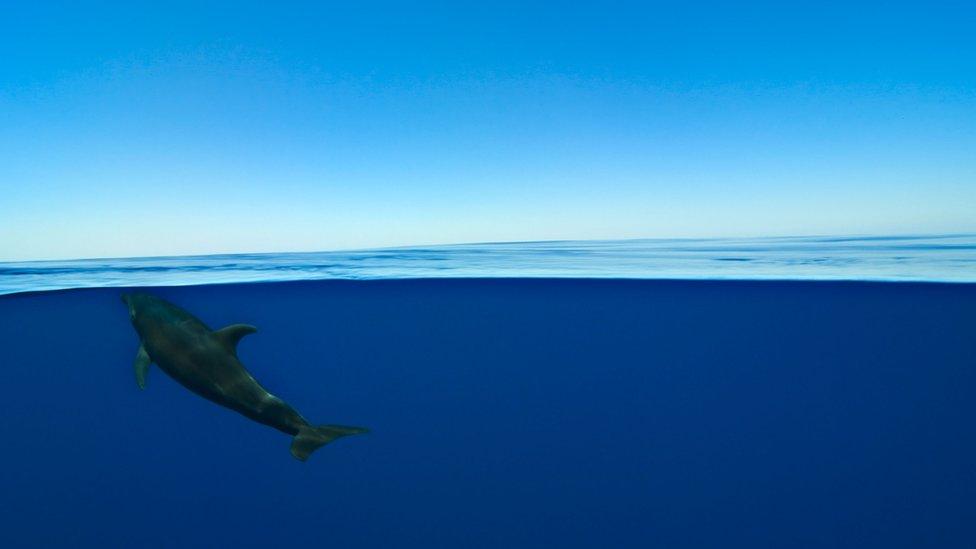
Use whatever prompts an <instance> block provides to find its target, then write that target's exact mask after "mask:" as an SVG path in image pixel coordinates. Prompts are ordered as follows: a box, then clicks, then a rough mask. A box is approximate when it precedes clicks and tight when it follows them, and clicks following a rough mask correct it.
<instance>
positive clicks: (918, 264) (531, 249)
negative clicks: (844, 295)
mask: <svg viewBox="0 0 976 549" xmlns="http://www.w3.org/2000/svg"><path fill="white" fill-rule="evenodd" d="M484 277H505V278H526V277H536V278H641V279H739V280H887V281H892V280H901V281H941V282H976V235H971V234H963V235H960V234H955V235H935V236H933V235H925V236H874V237H863V236H862V237H783V238H755V239H645V240H616V241H613V240H605V241H586V240H584V241H547V242H511V243H485V244H464V245H445V246H427V247H409V248H387V249H373V250H359V251H342V252H316V253H285V254H228V255H206V256H189V257H187V256H183V257H140V258H123V259H85V260H76V261H30V262H7V263H0V294H7V293H16V292H24V291H37V290H55V289H66V288H94V287H106V286H185V285H194V284H217V283H230V282H274V281H285V280H320V279H386V278H484Z"/></svg>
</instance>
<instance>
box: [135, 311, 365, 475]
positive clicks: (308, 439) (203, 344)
mask: <svg viewBox="0 0 976 549" xmlns="http://www.w3.org/2000/svg"><path fill="white" fill-rule="evenodd" d="M122 301H124V302H125V304H126V305H128V306H129V316H130V317H131V319H132V325H133V326H134V327H135V329H136V332H138V333H139V338H140V340H141V342H142V344H141V345H140V346H139V352H138V354H137V355H136V360H135V372H136V383H138V385H139V388H141V389H144V388H145V387H146V373H147V372H148V370H149V365H150V364H151V363H155V364H157V365H159V367H160V368H161V369H162V370H163V371H164V372H166V373H167V374H169V376H170V377H172V378H173V379H175V380H176V381H177V382H179V383H180V384H181V385H183V386H184V387H186V388H187V389H189V390H191V391H193V392H194V393H196V394H198V395H200V396H202V397H203V398H206V399H207V400H211V401H213V402H216V403H217V404H220V405H221V406H225V407H227V408H230V409H231V410H234V411H236V412H239V413H241V414H243V415H245V416H247V417H249V418H251V419H253V420H254V421H257V422H259V423H263V424H265V425H270V426H271V427H274V428H275V429H278V430H279V431H282V432H284V433H287V434H289V435H292V436H293V437H295V438H294V440H293V441H292V444H291V453H292V455H293V456H295V457H296V458H298V459H300V460H302V461H305V460H306V459H308V456H309V455H310V454H311V453H312V452H314V451H315V450H316V449H318V448H319V447H321V446H323V445H325V444H327V443H329V442H331V441H333V440H335V439H336V438H339V437H341V436H345V435H355V434H359V433H365V432H366V431H367V430H366V429H364V428H362V427H346V426H342V425H321V426H313V425H311V424H309V422H308V421H306V420H305V418H303V417H302V416H301V415H300V414H299V413H298V412H296V411H295V409H294V408H292V407H291V406H289V405H288V404H287V403H285V402H284V401H283V400H281V399H280V398H278V397H276V396H274V395H272V394H271V393H269V392H268V391H267V390H266V389H265V388H264V387H262V386H261V384H259V383H258V382H257V381H256V380H255V379H254V378H253V377H252V376H251V374H250V373H248V371H247V369H245V368H244V365H243V364H241V361H240V360H238V358H237V342H238V341H240V339H241V338H242V337H244V336H246V335H248V334H252V333H254V332H255V331H257V329H256V328H254V327H253V326H248V325H246V324H234V325H231V326H227V327H226V328H223V329H221V330H217V331H213V330H211V329H210V328H208V327H207V326H206V325H205V324H204V323H203V322H201V321H200V320H198V319H197V318H196V317H194V316H193V315H191V314H190V313H188V312H186V311H184V310H183V309H181V308H179V307H177V306H176V305H173V304H172V303H169V302H167V301H165V300H162V299H160V298H158V297H153V296H151V295H147V294H128V295H123V296H122Z"/></svg>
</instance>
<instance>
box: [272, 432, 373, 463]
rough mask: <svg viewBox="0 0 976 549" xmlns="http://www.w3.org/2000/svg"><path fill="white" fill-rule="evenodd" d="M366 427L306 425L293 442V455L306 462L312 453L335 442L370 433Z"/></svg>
mask: <svg viewBox="0 0 976 549" xmlns="http://www.w3.org/2000/svg"><path fill="white" fill-rule="evenodd" d="M368 432H369V429H366V428H364V427H349V426H346V425H319V426H317V427H316V426H313V425H306V426H304V427H302V428H301V429H300V430H299V431H298V434H297V435H295V439H294V440H292V442H291V455H293V456H295V457H296V458H297V459H300V460H302V461H305V460H306V459H308V456H310V455H312V452H314V451H316V450H318V449H319V448H321V447H322V446H325V445H326V444H328V443H330V442H332V441H333V440H335V439H337V438H339V437H344V436H348V435H358V434H361V433H368Z"/></svg>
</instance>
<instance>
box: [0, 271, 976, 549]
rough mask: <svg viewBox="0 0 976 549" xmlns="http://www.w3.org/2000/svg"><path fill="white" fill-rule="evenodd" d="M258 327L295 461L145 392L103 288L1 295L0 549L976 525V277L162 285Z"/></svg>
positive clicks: (370, 543)
mask: <svg viewBox="0 0 976 549" xmlns="http://www.w3.org/2000/svg"><path fill="white" fill-rule="evenodd" d="M149 291H151V292H153V293H155V294H158V295H160V296H162V297H165V298H167V299H170V300H172V301H174V302H176V303H178V304H180V305H182V306H184V307H185V308H187V309H188V310H189V311H191V312H193V313H194V314H196V315H197V316H198V317H200V318H201V319H202V320H204V321H205V322H207V323H208V324H209V325H211V326H212V327H214V328H216V327H220V326H223V325H226V324H230V323H235V322H247V323H251V324H254V325H256V326H258V328H259V330H260V331H259V332H258V333H257V334H254V335H251V336H248V337H247V338H245V339H244V340H243V342H242V343H241V345H240V348H239V350H240V356H241V358H242V360H243V362H244V363H245V364H246V365H247V366H248V367H249V368H250V370H251V371H252V373H253V374H254V375H255V376H256V377H257V378H258V379H259V380H261V381H262V382H263V383H264V384H265V385H266V386H267V387H268V388H269V389H270V390H272V391H273V392H275V393H276V394H278V395H279V396H281V397H283V398H284V399H286V400H287V401H289V402H290V403H291V404H293V405H294V406H295V407H296V408H298V409H299V410H300V411H301V412H302V413H303V414H304V415H305V416H306V417H308V418H309V419H310V420H312V421H313V422H315V423H345V424H352V425H365V426H368V427H370V428H372V430H373V432H372V433H370V434H368V435H364V436H356V437H350V438H347V439H342V440H339V441H337V442H336V443H334V444H333V445H330V446H326V447H324V448H323V449H321V450H319V451H318V452H317V453H316V454H314V455H313V456H312V458H311V459H310V460H309V461H308V462H307V463H301V462H298V461H296V460H294V459H293V458H292V457H291V456H290V455H289V453H288V445H289V442H290V440H289V438H288V437H287V436H285V435H283V434H281V433H279V432H277V431H274V430H272V429H270V428H267V427H265V426H262V425H258V424H256V423H253V422H251V421H249V420H246V419H244V418H243V417H241V416H239V415H237V414H235V413H233V412H230V411H228V410H225V409H222V408H219V407H217V406H216V405H214V404H212V403H210V402H207V401H205V400H203V399H201V398H199V397H197V396H195V395H193V394H191V393H189V392H188V391H186V390H185V389H183V388H182V387H180V386H178V385H177V384H176V383H175V382H173V381H172V380H170V379H168V378H167V377H165V375H163V373H162V372H161V371H159V370H158V369H157V368H155V367H154V368H153V370H152V371H151V372H150V379H149V386H148V388H147V389H146V390H145V391H140V390H139V389H138V388H137V387H136V384H135V381H134V378H133V374H132V366H131V364H132V359H133V357H134V355H135V352H136V348H137V346H138V341H137V337H136V335H135V333H134V331H133V329H132V327H131V326H130V324H129V319H128V315H127V313H126V310H125V306H124V305H123V304H122V303H121V301H120V300H119V294H120V293H121V290H119V289H116V288H102V289H84V290H71V291H54V292H40V293H28V294H16V295H7V296H2V297H0V349H2V351H0V364H2V367H0V376H2V378H0V379H2V382H3V389H4V404H3V406H4V408H3V409H4V416H3V419H2V420H0V437H2V440H4V441H5V446H4V452H3V453H2V454H0V464H2V467H0V509H2V510H3V512H2V514H0V521H2V527H0V546H3V547H51V546H70V547H175V546H190V547H232V546H237V547H289V546H301V547H319V546H331V547H384V548H386V547H424V548H428V547H641V548H645V547H655V546H657V547H748V548H756V547H770V548H773V547H775V548H780V547H972V546H974V542H976V505H974V496H976V467H974V466H973V464H974V463H976V422H974V418H976V398H974V395H976V320H974V319H976V285H973V284H938V283H908V282H906V283H873V282H837V281H834V282H829V281H828V282H824V281H821V282H815V281H715V280H711V281H679V280H674V281H668V280H599V279H588V280H579V279H544V278H540V279H503V278H499V279H477V278H471V279H443V280H436V279H418V280H371V281H349V280H332V281H306V282H290V283H254V284H225V285H217V286H190V287H168V288H155V289H149Z"/></svg>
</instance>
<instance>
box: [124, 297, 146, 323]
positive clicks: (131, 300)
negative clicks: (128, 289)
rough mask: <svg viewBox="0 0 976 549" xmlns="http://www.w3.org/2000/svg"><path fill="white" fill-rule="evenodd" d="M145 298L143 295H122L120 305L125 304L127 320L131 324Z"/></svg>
mask: <svg viewBox="0 0 976 549" xmlns="http://www.w3.org/2000/svg"><path fill="white" fill-rule="evenodd" d="M146 297H148V296H146V295H143V294H122V303H125V305H126V306H127V307H128V308H129V319H130V320H132V322H133V324H134V323H135V321H136V316H137V315H138V314H139V309H140V308H141V305H142V304H143V302H144V301H145V298H146Z"/></svg>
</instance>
